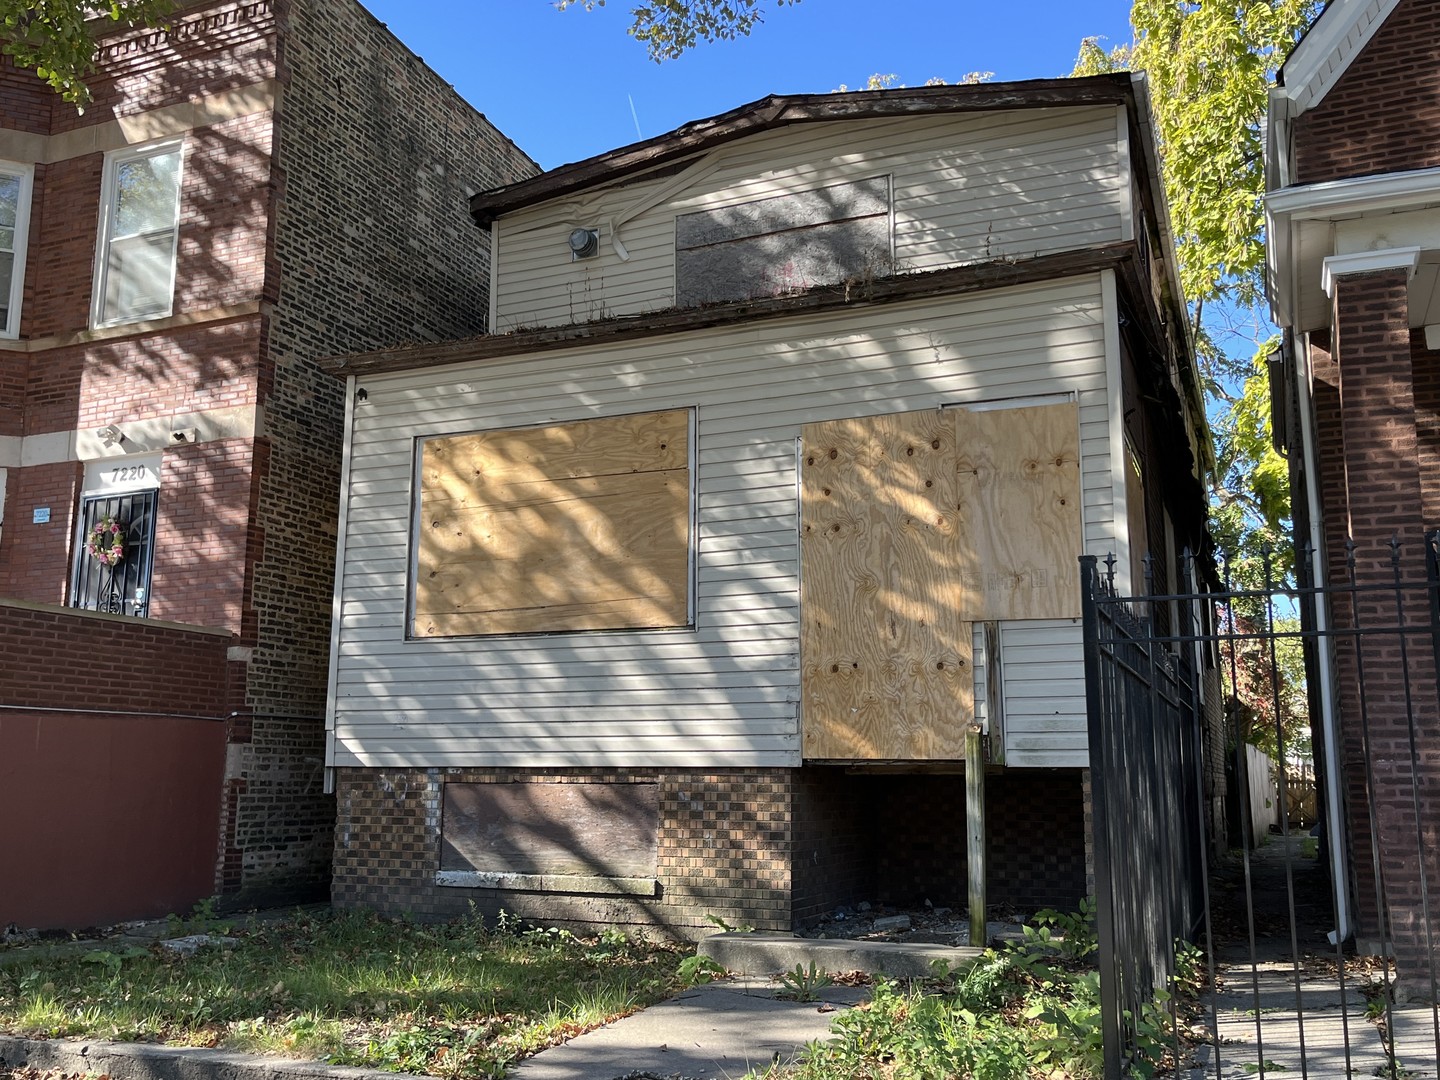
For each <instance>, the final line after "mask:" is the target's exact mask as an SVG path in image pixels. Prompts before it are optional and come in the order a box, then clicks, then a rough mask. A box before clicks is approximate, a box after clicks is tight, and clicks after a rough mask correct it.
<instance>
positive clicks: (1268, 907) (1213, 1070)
mask: <svg viewBox="0 0 1440 1080" xmlns="http://www.w3.org/2000/svg"><path fill="white" fill-rule="evenodd" d="M1419 546H1420V545H1419V544H1415V545H1412V548H1413V549H1418V548H1419ZM1330 555H1331V559H1330V564H1331V582H1330V583H1321V584H1316V583H1315V582H1314V581H1313V580H1312V578H1311V575H1310V573H1309V570H1310V567H1311V566H1312V565H1313V564H1314V563H1315V561H1316V560H1314V559H1313V552H1310V551H1308V550H1301V551H1299V552H1298V558H1297V566H1298V568H1299V572H1298V575H1297V576H1298V584H1296V583H1294V582H1283V581H1280V580H1277V575H1276V574H1275V572H1274V570H1273V569H1272V567H1271V564H1270V561H1269V559H1268V558H1267V559H1265V560H1264V561H1263V563H1262V564H1261V565H1260V566H1258V567H1255V568H1252V570H1253V573H1252V574H1251V575H1250V578H1251V580H1247V581H1245V582H1243V583H1242V582H1239V581H1236V580H1235V579H1234V578H1233V577H1229V576H1226V577H1224V578H1223V579H1222V580H1220V581H1219V588H1218V589H1216V588H1215V587H1214V584H1215V583H1214V582H1213V581H1212V583H1211V585H1210V586H1208V587H1202V586H1201V585H1199V584H1198V583H1197V575H1196V573H1195V565H1194V561H1193V560H1192V559H1190V558H1189V556H1188V555H1187V556H1185V557H1184V558H1183V559H1182V560H1181V561H1182V564H1183V565H1182V567H1181V568H1180V571H1181V581H1182V587H1181V589H1180V590H1178V591H1175V592H1173V593H1167V594H1164V595H1155V594H1150V593H1147V594H1145V595H1141V596H1131V597H1125V596H1120V595H1117V593H1116V591H1115V575H1114V563H1113V560H1110V561H1109V562H1108V563H1107V564H1105V565H1102V564H1100V563H1099V562H1098V561H1097V560H1096V559H1094V558H1093V557H1086V558H1083V559H1082V560H1081V582H1082V589H1083V595H1084V605H1083V615H1084V619H1083V622H1084V633H1085V668H1086V689H1087V698H1088V708H1089V723H1090V755H1091V757H1090V760H1091V785H1092V794H1093V828H1094V831H1093V845H1094V859H1095V877H1096V922H1097V927H1096V929H1097V936H1098V939H1099V944H1100V977H1101V1010H1102V1027H1103V1035H1104V1040H1105V1076H1106V1078H1107V1080H1118V1078H1120V1077H1124V1076H1129V1075H1148V1074H1149V1071H1148V1070H1150V1069H1152V1068H1154V1067H1156V1059H1161V1061H1162V1062H1163V1068H1164V1069H1166V1070H1169V1071H1170V1074H1171V1075H1184V1076H1187V1077H1188V1076H1214V1077H1217V1078H1218V1077H1222V1076H1231V1075H1236V1076H1238V1075H1256V1076H1275V1077H1279V1076H1281V1075H1284V1076H1292V1077H1293V1076H1300V1077H1310V1076H1315V1077H1330V1076H1372V1075H1379V1076H1390V1077H1393V1078H1396V1080H1398V1078H1399V1077H1404V1076H1422V1075H1428V1076H1431V1077H1435V1076H1437V1075H1440V1011H1437V1009H1436V1006H1435V1002H1436V1001H1437V1000H1440V993H1437V963H1436V960H1437V952H1436V943H1437V939H1440V929H1437V928H1436V927H1435V926H1434V921H1433V919H1432V917H1431V915H1432V910H1434V911H1435V914H1437V915H1440V909H1435V908H1434V903H1433V901H1435V900H1440V893H1437V892H1436V887H1437V863H1440V680H1437V678H1436V672H1437V670H1440V532H1436V533H1431V534H1430V535H1429V536H1427V537H1426V541H1425V549H1424V552H1423V555H1424V558H1423V560H1422V559H1421V557H1420V555H1421V552H1420V551H1418V550H1411V551H1409V552H1407V551H1406V550H1405V549H1404V548H1403V547H1402V545H1401V544H1400V543H1399V542H1398V541H1392V543H1391V544H1390V545H1388V547H1387V548H1386V549H1385V550H1384V551H1375V550H1370V551H1364V550H1361V549H1358V548H1357V547H1356V546H1355V545H1354V544H1353V543H1347V544H1344V545H1340V546H1339V547H1337V548H1336V550H1334V551H1332V552H1330ZM1148 577H1149V575H1148V574H1147V578H1148ZM1157 616H1161V617H1159V618H1157ZM1287 650H1289V651H1292V652H1293V651H1297V650H1298V652H1299V653H1300V658H1301V659H1303V671H1304V676H1305V677H1304V680H1303V681H1304V682H1305V683H1306V685H1305V686H1304V687H1297V686H1295V685H1294V682H1295V681H1296V674H1295V673H1296V671H1297V669H1298V667H1300V666H1302V665H1299V664H1298V662H1287V660H1286V654H1287ZM1297 713H1298V714H1299V717H1298V719H1297V718H1296V714H1297ZM1217 724H1219V725H1221V728H1220V729H1219V730H1217V729H1216V725H1217ZM1222 736H1223V739H1222ZM1261 736H1263V741H1264V742H1266V743H1267V744H1268V745H1267V749H1268V750H1269V752H1270V753H1271V754H1272V757H1273V760H1274V762H1275V765H1276V770H1275V773H1276V775H1275V788H1274V790H1273V792H1267V793H1265V794H1260V793H1251V792H1248V791H1246V790H1245V784H1246V777H1247V776H1248V775H1249V772H1250V770H1249V769H1247V768H1246V761H1245V758H1246V749H1245V748H1246V743H1247V738H1259V737H1261ZM1307 743H1308V744H1309V745H1308V749H1309V750H1310V754H1311V755H1312V756H1313V765H1312V764H1311V763H1310V761H1308V760H1307V755H1306V754H1305V753H1304V751H1305V750H1306V749H1307V745H1306V744H1307ZM1222 754H1223V755H1225V756H1228V757H1229V758H1231V759H1232V760H1233V761H1234V767H1233V768H1231V769H1230V770H1229V771H1228V772H1227V770H1226V769H1225V768H1224V767H1223V765H1224V763H1223V762H1221V761H1217V760H1215V758H1216V757H1217V756H1218V755H1222ZM1227 775H1228V776H1229V777H1230V782H1229V788H1228V790H1226V788H1225V781H1224V778H1225V777H1226V776H1227ZM1309 776H1314V777H1315V778H1316V787H1317V789H1318V790H1317V793H1316V807H1315V813H1316V814H1317V815H1318V817H1319V824H1318V825H1316V826H1315V827H1314V828H1313V829H1310V828H1307V827H1306V826H1302V825H1301V824H1300V823H1299V822H1297V821H1296V820H1295V819H1294V818H1293V817H1292V810H1291V807H1292V805H1294V803H1293V801H1292V799H1291V794H1292V792H1291V790H1290V788H1291V787H1292V786H1297V787H1298V786H1299V783H1301V782H1305V780H1306V778H1308V777H1309ZM1252 794H1254V795H1255V801H1254V803H1253V805H1257V806H1258V805H1264V804H1265V803H1266V802H1267V801H1270V800H1273V810H1272V808H1269V807H1267V812H1273V814H1274V817H1275V819H1276V820H1277V822H1278V824H1276V825H1275V826H1273V827H1272V831H1271V834H1270V835H1269V836H1268V837H1265V836H1264V830H1263V828H1262V829H1261V830H1259V831H1260V833H1261V835H1262V838H1263V842H1262V843H1259V844H1257V843H1256V842H1255V839H1254V837H1255V831H1256V830H1254V829H1252V821H1251V815H1252V810H1251V807H1252V799H1251V795H1252ZM1222 798H1228V800H1229V801H1230V803H1231V808H1232V809H1231V814H1230V815H1229V819H1230V821H1231V822H1232V825H1231V827H1230V830H1229V833H1230V835H1228V836H1227V835H1226V832H1227V830H1226V825H1225V822H1226V815H1225V814H1223V813H1220V814H1217V813H1215V812H1214V804H1215V802H1217V801H1219V800H1220V799H1222ZM1307 825H1308V822H1307ZM1177 942H1181V943H1183V942H1194V943H1195V944H1196V945H1198V946H1199V948H1200V952H1199V953H1198V954H1197V953H1195V952H1193V950H1190V949H1187V948H1186V946H1184V945H1183V944H1181V945H1179V946H1177ZM1177 948H1178V951H1177ZM1197 961H1198V967H1199V973H1200V976H1201V979H1202V981H1203V983H1204V984H1205V989H1204V991H1203V995H1202V996H1201V998H1200V1003H1199V1008H1198V1011H1187V1008H1186V1007H1185V1006H1183V1005H1182V1004H1180V998H1179V997H1178V996H1169V997H1167V996H1166V995H1165V994H1160V995H1159V996H1158V997H1157V991H1169V990H1173V989H1175V988H1176V985H1177V977H1182V978H1183V976H1184V974H1185V971H1184V969H1185V968H1187V967H1189V968H1192V969H1193V968H1195V967H1196V966H1197ZM1147 1058H1148V1060H1149V1063H1148V1064H1142V1062H1143V1061H1145V1060H1146V1059H1147Z"/></svg>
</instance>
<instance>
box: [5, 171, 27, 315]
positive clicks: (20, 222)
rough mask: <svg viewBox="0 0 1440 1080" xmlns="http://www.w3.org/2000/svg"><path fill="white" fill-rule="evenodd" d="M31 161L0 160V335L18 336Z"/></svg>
mask: <svg viewBox="0 0 1440 1080" xmlns="http://www.w3.org/2000/svg"><path fill="white" fill-rule="evenodd" d="M34 181H35V167H34V166H33V165H12V164H10V163H9V162H5V161H0V338H14V337H19V336H20V295H21V293H22V292H24V289H25V239H26V233H27V232H28V230H29V226H30V189H31V187H32V186H33V185H34Z"/></svg>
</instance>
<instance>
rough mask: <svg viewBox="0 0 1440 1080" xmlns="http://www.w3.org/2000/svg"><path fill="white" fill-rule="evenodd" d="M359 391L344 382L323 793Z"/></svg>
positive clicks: (330, 751)
mask: <svg viewBox="0 0 1440 1080" xmlns="http://www.w3.org/2000/svg"><path fill="white" fill-rule="evenodd" d="M357 389H359V387H358V386H357V384H356V382H355V376H354V375H351V376H350V377H349V378H347V379H346V380H345V441H344V443H343V444H342V446H341V448H340V511H339V514H340V516H339V518H338V523H337V526H336V534H335V584H334V586H333V592H332V594H331V595H332V597H333V599H332V600H331V602H330V664H329V671H328V672H327V673H326V676H325V732H326V735H325V790H326V793H327V794H328V793H329V792H330V791H332V790H333V787H334V773H333V772H332V771H331V770H332V769H333V768H334V766H335V717H336V711H337V709H336V700H337V699H336V694H337V687H338V686H339V682H340V620H341V612H342V611H343V610H344V588H345V564H346V559H347V557H348V550H347V546H346V544H347V541H348V539H349V536H350V500H351V498H352V497H353V491H354V488H353V485H352V484H351V482H350V468H351V459H352V453H353V450H354V446H355V392H356V390H357Z"/></svg>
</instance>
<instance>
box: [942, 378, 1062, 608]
mask: <svg viewBox="0 0 1440 1080" xmlns="http://www.w3.org/2000/svg"><path fill="white" fill-rule="evenodd" d="M955 421H956V437H955V447H956V452H957V458H956V463H955V467H956V473H957V475H958V477H959V497H960V504H961V506H962V510H961V512H960V513H961V520H962V521H963V523H964V525H963V540H964V543H965V544H966V546H967V548H968V549H969V551H970V553H971V558H970V562H969V569H970V572H971V573H972V574H973V575H974V576H973V577H972V578H971V579H970V580H969V581H968V582H967V589H966V601H967V606H966V617H967V618H970V619H973V620H974V621H975V622H986V621H990V620H994V619H1069V618H1079V616H1080V578H1079V570H1078V563H1077V562H1076V557H1077V556H1078V555H1079V554H1080V535H1081V532H1080V417H1079V410H1078V407H1077V406H1076V405H1075V404H1074V403H1073V402H1069V403H1062V404H1057V405H1040V406H1033V407H1030V408H1020V409H995V410H986V411H983V412H971V411H969V410H967V409H956V410H955Z"/></svg>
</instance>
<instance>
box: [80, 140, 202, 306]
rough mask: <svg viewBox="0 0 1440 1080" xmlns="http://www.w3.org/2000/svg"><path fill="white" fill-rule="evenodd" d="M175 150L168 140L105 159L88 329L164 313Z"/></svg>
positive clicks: (170, 268) (171, 267)
mask: <svg viewBox="0 0 1440 1080" xmlns="http://www.w3.org/2000/svg"><path fill="white" fill-rule="evenodd" d="M183 149H184V147H183V145H182V144H181V143H180V142H175V141H171V142H165V143H159V144H155V145H152V146H145V147H139V148H133V149H126V150H120V151H117V152H115V153H113V154H111V155H109V156H108V157H107V158H106V160H105V179H104V187H103V190H102V195H101V202H100V207H101V211H100V238H99V243H98V244H97V255H96V267H95V297H94V302H93V305H92V309H91V320H90V321H91V324H92V325H94V326H114V325H116V324H117V323H127V322H135V321H138V320H140V319H156V318H163V317H165V316H167V315H169V314H170V313H171V310H172V307H173V301H174V295H175V249H176V242H177V239H178V234H179V231H180V230H179V224H180V170H181V160H182V156H183Z"/></svg>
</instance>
